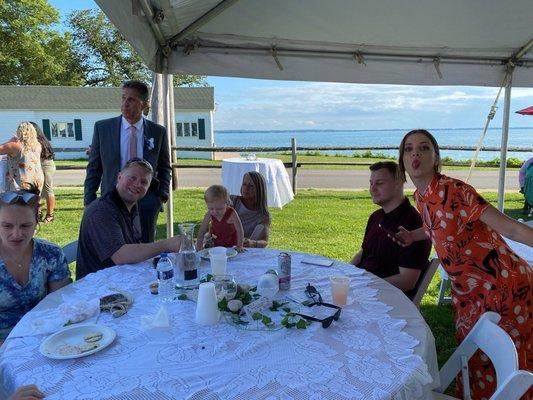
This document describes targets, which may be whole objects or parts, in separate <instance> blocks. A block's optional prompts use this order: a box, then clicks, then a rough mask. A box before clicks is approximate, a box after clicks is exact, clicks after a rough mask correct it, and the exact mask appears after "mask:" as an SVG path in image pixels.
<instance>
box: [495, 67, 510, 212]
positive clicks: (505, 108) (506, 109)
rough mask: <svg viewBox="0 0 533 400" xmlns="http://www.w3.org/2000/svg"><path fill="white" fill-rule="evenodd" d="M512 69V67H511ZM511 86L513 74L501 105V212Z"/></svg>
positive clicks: (499, 197) (503, 196) (499, 206)
mask: <svg viewBox="0 0 533 400" xmlns="http://www.w3.org/2000/svg"><path fill="white" fill-rule="evenodd" d="M511 68H512V67H511ZM512 86H513V72H512V70H511V73H510V75H509V80H508V81H507V85H505V97H504V105H503V124H502V144H501V148H502V149H501V153H500V178H499V183H498V210H500V211H501V212H503V210H504V205H505V204H504V202H505V169H506V167H507V142H508V139H509V112H510V109H511V88H512Z"/></svg>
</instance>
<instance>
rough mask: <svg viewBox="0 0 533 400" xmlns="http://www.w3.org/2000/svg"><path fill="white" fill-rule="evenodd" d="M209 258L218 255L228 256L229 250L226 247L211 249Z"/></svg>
mask: <svg viewBox="0 0 533 400" xmlns="http://www.w3.org/2000/svg"><path fill="white" fill-rule="evenodd" d="M208 252H209V256H216V255H219V256H221V255H224V256H225V255H226V254H227V249H226V248H225V247H222V246H217V247H211V248H210V249H209V250H208Z"/></svg>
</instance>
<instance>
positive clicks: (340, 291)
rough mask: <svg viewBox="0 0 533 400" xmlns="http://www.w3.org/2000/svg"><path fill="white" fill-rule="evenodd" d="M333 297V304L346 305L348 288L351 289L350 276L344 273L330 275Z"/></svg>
mask: <svg viewBox="0 0 533 400" xmlns="http://www.w3.org/2000/svg"><path fill="white" fill-rule="evenodd" d="M329 281H330V282H331V297H332V298H333V304H336V305H338V306H344V305H346V303H347V302H348V290H349V289H350V278H349V277H348V276H344V275H337V276H330V278H329Z"/></svg>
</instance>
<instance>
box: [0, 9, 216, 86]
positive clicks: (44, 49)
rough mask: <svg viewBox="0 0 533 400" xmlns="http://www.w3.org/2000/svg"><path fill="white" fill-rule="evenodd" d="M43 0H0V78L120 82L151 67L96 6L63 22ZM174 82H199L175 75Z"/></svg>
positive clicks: (9, 81)
mask: <svg viewBox="0 0 533 400" xmlns="http://www.w3.org/2000/svg"><path fill="white" fill-rule="evenodd" d="M61 22H62V21H61V20H60V13H59V10H57V9H56V8H55V7H53V6H52V5H50V4H49V3H48V1H47V0H0V84H1V85H52V86H55V85H63V86H120V85H121V83H122V82H124V81H125V80H129V79H138V80H141V81H144V82H150V81H151V79H152V73H151V71H150V70H149V69H148V68H147V67H146V66H145V65H144V64H143V62H142V60H141V58H140V57H139V56H138V55H137V54H136V53H135V51H134V50H133V49H132V47H131V46H130V45H129V43H128V42H127V41H126V40H125V39H124V37H123V36H122V35H121V34H120V32H119V31H118V30H117V29H116V28H115V26H114V25H113V24H112V23H111V22H110V21H109V19H108V18H107V17H106V16H105V14H104V13H103V12H102V11H100V10H78V11H73V12H72V13H70V14H69V15H68V16H67V17H66V20H65V21H64V25H62V24H61ZM174 84H175V85H176V86H197V85H205V84H206V83H205V79H204V77H202V76H195V75H176V76H175V77H174Z"/></svg>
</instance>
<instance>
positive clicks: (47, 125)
mask: <svg viewBox="0 0 533 400" xmlns="http://www.w3.org/2000/svg"><path fill="white" fill-rule="evenodd" d="M43 133H44V136H46V138H47V139H48V140H52V137H51V135H50V120H49V119H43Z"/></svg>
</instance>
